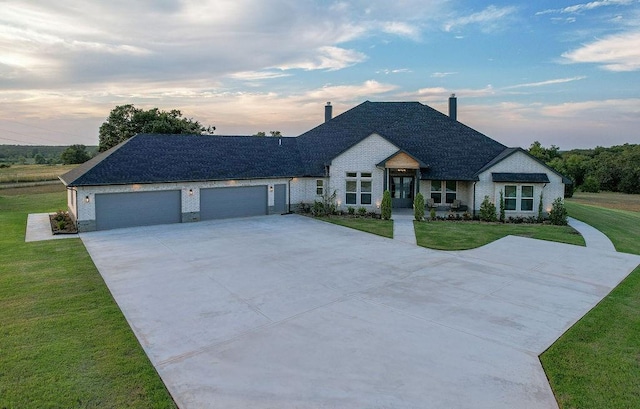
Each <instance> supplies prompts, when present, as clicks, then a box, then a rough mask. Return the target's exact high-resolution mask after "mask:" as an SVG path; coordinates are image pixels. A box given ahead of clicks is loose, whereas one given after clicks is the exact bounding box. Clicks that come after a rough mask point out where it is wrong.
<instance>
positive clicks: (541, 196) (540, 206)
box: [538, 192, 544, 223]
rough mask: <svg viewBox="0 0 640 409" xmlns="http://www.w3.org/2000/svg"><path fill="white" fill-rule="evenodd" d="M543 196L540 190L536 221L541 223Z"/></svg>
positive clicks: (542, 219)
mask: <svg viewBox="0 0 640 409" xmlns="http://www.w3.org/2000/svg"><path fill="white" fill-rule="evenodd" d="M543 211H544V196H543V194H542V192H540V201H539V202H538V223H542V222H543V221H544V214H543V213H542V212H543Z"/></svg>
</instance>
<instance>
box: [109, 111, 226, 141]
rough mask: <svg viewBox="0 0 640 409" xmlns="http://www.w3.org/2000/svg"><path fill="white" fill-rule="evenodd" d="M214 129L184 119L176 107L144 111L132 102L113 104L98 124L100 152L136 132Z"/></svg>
mask: <svg viewBox="0 0 640 409" xmlns="http://www.w3.org/2000/svg"><path fill="white" fill-rule="evenodd" d="M215 129H216V128H215V127H213V126H209V127H204V126H203V125H202V124H201V123H200V122H198V121H194V120H193V119H191V118H183V117H182V112H180V111H179V110H177V109H172V110H171V111H168V112H167V111H162V110H160V109H158V108H152V109H149V110H146V111H145V110H144V109H140V108H136V107H135V106H133V105H131V104H127V105H119V106H117V107H115V108H114V109H113V110H112V111H111V113H109V117H108V118H107V120H106V122H104V123H103V124H102V125H101V126H100V135H99V147H98V150H99V151H100V152H103V151H106V150H107V149H110V148H112V147H114V146H116V145H117V144H119V143H120V142H124V141H126V140H127V139H129V138H131V137H132V136H134V135H135V134H138V133H163V134H203V133H211V132H213V131H214V130H215Z"/></svg>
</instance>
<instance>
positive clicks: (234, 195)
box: [200, 186, 267, 220]
mask: <svg viewBox="0 0 640 409" xmlns="http://www.w3.org/2000/svg"><path fill="white" fill-rule="evenodd" d="M265 214H267V187H266V186H240V187H223V188H210V189H201V190H200V220H212V219H225V218H230V217H248V216H261V215H265Z"/></svg>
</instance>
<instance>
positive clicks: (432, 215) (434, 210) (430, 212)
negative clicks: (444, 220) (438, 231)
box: [429, 207, 436, 220]
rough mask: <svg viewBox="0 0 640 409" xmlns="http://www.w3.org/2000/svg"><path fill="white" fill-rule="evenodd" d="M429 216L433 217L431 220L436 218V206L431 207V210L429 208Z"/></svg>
mask: <svg viewBox="0 0 640 409" xmlns="http://www.w3.org/2000/svg"><path fill="white" fill-rule="evenodd" d="M429 217H430V218H431V220H435V219H436V209H435V208H433V207H432V208H431V210H429Z"/></svg>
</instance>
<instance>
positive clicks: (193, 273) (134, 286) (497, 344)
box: [81, 215, 640, 409]
mask: <svg viewBox="0 0 640 409" xmlns="http://www.w3.org/2000/svg"><path fill="white" fill-rule="evenodd" d="M81 237H82V240H83V241H84V243H85V245H86V247H87V249H88V250H89V253H90V254H91V257H92V258H93V260H94V262H95V264H96V266H97V267H98V269H99V270H100V273H101V274H102V276H103V277H104V279H105V281H106V283H107V285H108V286H109V288H110V290H111V292H112V293H113V295H114V297H115V299H116V301H117V303H118V304H119V305H120V307H121V309H122V311H123V312H124V315H125V316H126V318H127V320H128V321H129V323H130V325H131V327H132V328H133V330H134V332H135V334H136V336H137V337H138V339H139V340H140V342H141V344H142V346H143V348H144V349H145V351H146V352H147V354H148V355H149V357H150V359H151V361H152V362H153V364H154V365H155V367H156V368H157V370H158V372H159V373H160V376H161V377H162V379H163V380H164V382H165V384H166V385H167V387H168V389H169V391H170V392H171V394H172V395H173V397H174V399H175V400H176V403H177V404H178V405H179V406H180V407H181V408H183V409H184V408H491V409H497V408H509V409H512V408H557V405H556V402H555V400H554V397H553V393H552V391H551V389H550V387H549V384H548V383H547V379H546V377H545V374H544V372H543V370H542V368H541V365H540V362H539V360H538V355H539V354H540V353H541V352H543V351H544V350H545V349H546V348H547V347H548V346H549V345H550V344H551V343H553V342H554V340H556V339H557V338H558V337H559V336H560V335H561V334H562V333H563V332H564V331H565V330H566V329H567V328H569V327H570V326H571V325H572V324H573V323H575V322H576V321H577V320H578V319H579V318H580V317H582V316H583V315H584V314H585V313H586V312H587V311H589V309H591V308H592V307H593V306H594V305H595V304H596V303H597V302H598V301H600V299H602V298H603V297H604V296H605V295H606V294H607V293H608V292H609V291H610V290H611V289H612V288H613V287H615V286H616V285H617V284H618V283H619V282H620V281H621V280H622V279H623V278H624V277H625V276H626V275H628V274H629V272H631V271H632V270H633V268H635V267H636V265H638V264H639V263H640V257H637V256H632V255H627V254H621V253H614V252H607V251H598V250H592V249H588V248H583V247H577V246H570V245H563V244H556V243H550V242H544V241H537V240H532V239H525V238H519V237H507V238H505V239H502V240H499V241H497V242H494V243H492V244H490V245H487V246H484V247H482V248H479V249H475V250H469V251H463V252H440V251H433V250H427V249H423V248H420V247H416V246H411V245H409V244H406V243H401V242H397V241H394V240H389V239H384V238H381V237H377V236H373V235H370V234H366V233H361V232H357V231H354V230H350V229H346V228H342V227H338V226H334V225H331V224H327V223H323V222H320V221H316V220H312V219H308V218H304V217H300V216H295V215H289V216H267V217H257V218H247V219H235V220H223V221H212V222H201V223H193V224H177V225H171V226H153V227H142V228H133V229H122V230H113V231H105V232H94V233H85V234H81Z"/></svg>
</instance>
